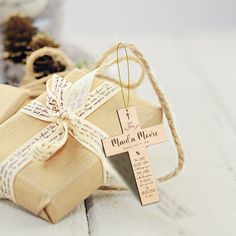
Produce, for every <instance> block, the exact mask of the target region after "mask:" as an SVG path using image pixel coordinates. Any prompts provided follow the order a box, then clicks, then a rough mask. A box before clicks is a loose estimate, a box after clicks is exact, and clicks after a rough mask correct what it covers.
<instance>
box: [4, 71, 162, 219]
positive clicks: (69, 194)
mask: <svg viewBox="0 0 236 236" xmlns="http://www.w3.org/2000/svg"><path fill="white" fill-rule="evenodd" d="M80 76H81V72H80V71H79V70H77V69H74V70H73V71H72V72H70V73H69V74H68V75H67V76H66V77H65V79H67V80H69V81H71V82H74V81H75V80H77V79H78V78H79V77H80ZM100 83H101V81H100V80H99V79H95V82H94V84H93V88H95V87H97V86H98V85H99V84H100ZM38 99H39V100H40V101H43V100H44V99H45V95H44V94H43V95H41V96H40V97H39V98H38ZM132 104H133V105H135V106H136V108H137V112H138V115H139V118H140V122H141V125H142V126H143V127H145V126H150V125H155V124H160V123H161V122H162V110H161V108H158V107H156V106H154V105H152V104H151V103H149V102H147V101H144V100H143V99H141V98H138V97H136V96H132ZM121 107H123V101H122V96H121V92H119V93H118V94H116V95H115V96H114V97H112V98H111V99H110V100H109V101H108V102H106V103H105V104H104V105H102V106H101V107H100V108H98V109H97V110H96V111H95V112H94V113H92V114H91V115H90V116H89V117H88V118H87V120H88V121H90V122H92V123H93V124H95V125H96V126H98V127H99V128H101V129H102V130H104V131H105V132H107V133H108V134H109V135H115V134H118V133H120V132H121V130H120V126H119V121H118V118H117V115H116V109H117V108H121ZM47 125H48V123H46V122H43V121H41V120H38V119H35V118H33V117H30V116H28V115H25V114H23V113H21V112H17V114H16V115H14V116H13V117H11V118H10V119H9V120H7V121H6V122H5V123H4V124H2V125H1V127H0V139H1V142H0V160H3V159H5V158H6V157H7V156H9V155H10V154H11V153H12V152H14V151H15V150H16V149H17V148H18V147H20V146H21V145H22V144H23V143H25V142H26V141H27V140H29V139H30V138H31V137H32V136H33V135H34V134H36V133H37V132H39V131H41V130H42V129H43V128H44V127H46V126H47ZM9 140H10V142H9ZM102 175H103V169H102V164H101V161H100V159H99V158H98V157H97V156H96V155H94V154H93V153H92V152H90V151H89V150H88V149H86V148H85V147H84V146H82V145H80V144H79V143H78V142H77V141H76V140H75V139H74V138H72V137H71V136H69V139H68V141H67V143H66V145H65V146H64V147H63V148H62V149H61V150H60V151H58V152H57V153H56V154H55V155H54V156H53V157H52V158H51V159H50V160H49V161H47V162H46V163H43V164H38V163H34V162H31V163H30V164H29V165H27V166H26V167H25V168H24V169H23V170H21V171H20V172H19V173H18V174H17V176H16V179H15V182H14V191H15V198H16V201H17V203H18V204H19V205H21V206H22V207H24V208H25V209H27V210H29V211H30V212H32V213H33V214H35V215H38V216H40V217H42V218H44V219H46V220H47V221H49V222H52V223H56V222H58V221H59V220H60V219H61V218H63V217H64V216H65V215H66V214H68V213H69V212H70V211H71V210H72V209H73V208H74V207H75V206H76V205H77V204H78V203H79V202H81V201H83V200H84V199H85V198H86V197H88V196H89V195H91V194H92V193H93V192H94V191H95V190H96V189H97V188H98V187H99V186H101V185H102V184H103V178H102Z"/></svg>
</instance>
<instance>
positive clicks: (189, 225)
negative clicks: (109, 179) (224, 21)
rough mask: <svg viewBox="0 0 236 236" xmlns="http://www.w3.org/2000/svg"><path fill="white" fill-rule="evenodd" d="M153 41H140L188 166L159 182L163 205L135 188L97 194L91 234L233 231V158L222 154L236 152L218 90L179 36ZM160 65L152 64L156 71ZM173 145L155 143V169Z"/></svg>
mask: <svg viewBox="0 0 236 236" xmlns="http://www.w3.org/2000/svg"><path fill="white" fill-rule="evenodd" d="M155 41H156V42H155V44H154V42H150V39H149V41H148V43H147V41H145V40H142V44H143V45H144V44H145V43H146V44H145V45H146V46H145V47H143V48H144V50H146V51H148V54H149V56H150V57H149V58H150V60H151V61H152V62H157V64H158V67H159V70H160V75H161V77H160V78H159V80H160V82H161V84H162V86H164V87H165V90H166V93H167V97H168V98H169V100H170V102H171V104H172V107H173V108H174V111H175V114H176V116H177V117H178V127H179V131H180V133H181V137H182V140H183V143H184V146H185V151H186V167H185V170H184V172H183V173H182V175H181V176H180V177H178V178H176V179H175V180H173V181H169V182H168V183H163V184H161V185H160V187H161V190H162V191H161V192H162V195H163V201H162V202H161V203H160V204H156V205H150V206H148V207H141V206H140V205H139V202H138V201H137V200H136V199H135V197H134V196H133V194H132V193H131V192H127V193H118V194H117V193H107V194H104V193H97V194H95V195H94V196H93V197H92V198H91V199H90V201H89V206H90V207H89V214H88V217H89V225H90V232H91V235H96V236H97V235H109V234H112V235H145V234H147V232H148V235H171V236H175V235H216V236H218V235H219V236H221V235H223V234H226V235H232V236H233V235H235V233H236V227H235V224H234V219H235V217H236V213H235V209H236V201H235V200H236V199H235V196H236V188H235V172H232V171H231V167H232V165H234V163H235V161H234V163H233V162H230V163H229V162H227V161H226V159H225V156H224V153H227V154H229V153H231V157H232V154H233V153H234V144H236V142H235V134H234V132H233V131H232V129H231V125H232V124H229V120H225V116H224V115H223V114H222V113H223V112H224V107H221V106H217V104H216V103H215V99H216V97H215V96H216V95H215V93H211V91H209V90H208V88H207V87H206V86H205V84H204V81H203V80H201V79H199V74H198V73H195V70H194V64H193V66H189V64H188V63H187V62H188V61H191V60H193V61H194V58H191V57H190V56H189V55H188V54H186V52H184V51H183V50H184V49H185V50H187V49H186V48H184V45H183V44H182V43H181V41H180V39H176V38H174V39H173V40H163V41H161V40H160V39H156V40H155ZM147 45H150V48H148V46H147ZM154 45H156V46H155V47H154ZM153 47H154V48H153ZM157 64H156V65H153V66H154V69H155V70H156V68H157ZM196 66H197V65H196ZM198 69H199V70H200V68H198ZM216 69H217V68H216ZM229 86H230V85H229ZM146 88H147V85H146V84H145V86H144V89H143V93H142V94H143V95H144V96H145V97H150V95H149V93H148V92H147V90H146ZM229 142H230V143H229ZM227 143H228V144H227ZM169 147H170V146H166V147H159V149H158V146H157V147H156V148H155V150H152V151H151V154H152V155H153V156H154V155H156V156H158V157H156V159H155V160H154V158H152V161H153V163H155V162H157V165H155V166H157V168H155V171H156V173H163V172H165V171H166V168H165V167H164V166H171V164H170V160H171V159H173V153H171V152H170V151H169V150H168V149H169ZM166 159H167V160H166ZM166 162H168V165H167V163H166ZM226 163H228V166H227V164H226ZM163 192H164V194H163ZM166 195H167V197H166ZM172 214H173V215H174V216H173V215H172Z"/></svg>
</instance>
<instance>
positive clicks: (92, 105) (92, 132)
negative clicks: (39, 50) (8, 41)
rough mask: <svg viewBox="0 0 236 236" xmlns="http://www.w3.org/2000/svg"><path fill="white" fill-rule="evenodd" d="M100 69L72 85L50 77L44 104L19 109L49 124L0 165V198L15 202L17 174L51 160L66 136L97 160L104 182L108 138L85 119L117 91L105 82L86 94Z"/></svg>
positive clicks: (106, 168) (35, 103)
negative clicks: (31, 164) (40, 162)
mask: <svg viewBox="0 0 236 236" xmlns="http://www.w3.org/2000/svg"><path fill="white" fill-rule="evenodd" d="M104 66H106V65H104ZM104 66H102V67H104ZM99 69H101V67H100V68H97V69H95V70H93V71H91V72H90V73H88V74H86V75H84V76H83V77H81V78H80V79H79V80H78V81H77V82H76V83H74V84H73V85H72V84H71V83H70V82H69V81H67V80H65V79H63V78H62V77H60V76H58V75H53V77H52V79H51V81H48V82H47V86H46V95H47V96H46V104H45V105H44V104H42V103H41V102H39V101H37V100H34V101H32V102H30V103H29V104H28V105H26V106H25V107H24V108H22V109H21V112H23V113H25V114H27V115H30V116H32V117H34V118H37V119H40V120H43V121H47V122H50V124H49V125H48V126H47V127H46V128H44V129H43V130H42V131H40V132H39V133H37V134H36V135H35V136H34V137H32V138H31V139H30V140H29V141H27V142H26V143H25V144H23V145H22V146H21V147H20V148H19V149H17V150H16V151H15V152H14V153H12V154H11V155H10V156H9V157H8V158H6V159H5V160H4V161H3V162H1V163H0V198H6V199H10V200H12V201H14V202H16V199H15V196H14V180H15V177H16V175H17V173H18V172H19V171H20V170H21V169H23V168H24V167H25V166H26V165H27V164H29V163H30V162H31V161H46V160H48V159H49V158H51V157H52V156H53V154H55V153H56V152H57V151H58V150H59V149H60V148H62V147H63V146H64V145H65V143H66V141H67V139H68V135H71V136H72V137H74V138H75V139H76V140H77V141H78V142H79V143H80V144H82V145H83V146H85V147H86V148H87V149H88V150H90V151H91V152H93V153H94V154H95V155H97V156H98V157H99V158H100V160H101V162H102V165H103V171H104V173H103V180H104V182H105V181H106V179H107V171H111V168H110V167H109V163H108V162H107V160H106V158H105V156H104V153H103V148H102V144H101V140H102V139H104V138H106V137H108V135H107V134H106V133H105V132H104V131H103V130H101V129H100V128H98V127H96V126H95V125H94V124H92V123H91V122H89V121H87V120H85V118H86V117H87V116H88V115H90V114H91V113H92V112H94V111H95V110H96V109H97V108H98V107H100V106H101V105H103V104H104V103H105V102H106V101H108V100H109V99H110V98H111V97H112V96H114V95H115V94H116V93H118V92H119V91H120V88H119V87H118V86H117V85H115V84H112V83H110V82H104V83H102V84H101V85H100V86H98V87H97V88H96V89H95V90H93V91H92V92H91V93H89V91H90V89H91V85H92V82H93V78H94V76H95V74H96V72H97V70H99ZM50 82H51V84H49V83H50Z"/></svg>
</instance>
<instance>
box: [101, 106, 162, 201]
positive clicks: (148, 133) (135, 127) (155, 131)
mask: <svg viewBox="0 0 236 236" xmlns="http://www.w3.org/2000/svg"><path fill="white" fill-rule="evenodd" d="M117 113H118V117H119V120H120V124H121V128H122V131H123V134H121V135H117V136H114V137H111V138H106V139H103V140H102V143H103V147H104V151H105V154H106V156H107V157H108V156H113V155H117V154H120V153H124V152H128V153H129V157H130V161H131V165H132V168H133V172H134V177H135V180H136V184H137V188H138V192H139V196H140V199H141V203H142V205H147V204H150V203H154V202H159V201H160V198H159V194H158V192H157V187H156V183H155V179H154V176H153V174H152V170H151V165H150V161H149V159H148V154H147V150H146V147H148V146H150V145H152V144H156V143H160V142H164V141H166V140H167V139H166V136H165V134H164V129H163V125H155V126H152V127H149V128H144V129H141V127H140V124H139V120H138V116H137V113H136V109H135V107H134V106H130V107H128V108H127V109H125V108H122V109H119V110H117Z"/></svg>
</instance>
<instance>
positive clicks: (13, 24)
mask: <svg viewBox="0 0 236 236" xmlns="http://www.w3.org/2000/svg"><path fill="white" fill-rule="evenodd" d="M36 32H37V29H36V28H35V27H33V25H32V20H31V19H30V18H29V17H24V16H12V17H10V18H9V19H8V21H6V22H5V24H4V25H3V46H4V51H5V52H4V56H3V57H4V59H5V60H11V61H13V62H14V63H25V59H26V56H27V54H28V52H29V51H30V48H29V44H30V42H31V40H32V37H33V36H34V35H35V34H36Z"/></svg>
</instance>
